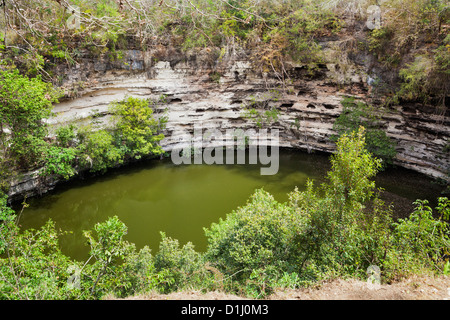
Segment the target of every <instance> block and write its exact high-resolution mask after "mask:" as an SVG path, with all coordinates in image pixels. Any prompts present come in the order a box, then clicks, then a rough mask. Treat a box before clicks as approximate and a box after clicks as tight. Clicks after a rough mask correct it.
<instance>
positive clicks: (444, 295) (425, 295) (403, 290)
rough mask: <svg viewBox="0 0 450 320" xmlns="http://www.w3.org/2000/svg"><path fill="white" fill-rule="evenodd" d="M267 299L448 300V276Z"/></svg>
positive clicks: (195, 295)
mask: <svg viewBox="0 0 450 320" xmlns="http://www.w3.org/2000/svg"><path fill="white" fill-rule="evenodd" d="M240 299H247V298H242V297H239V296H235V295H229V294H226V293H222V292H216V291H214V292H208V293H206V294H203V293H201V292H198V291H190V292H189V291H184V292H176V293H172V294H169V295H161V294H156V293H149V294H147V295H142V296H135V297H130V298H128V300H240ZM267 299H268V300H450V277H449V276H443V277H440V278H431V277H420V278H419V277H414V278H409V279H407V280H404V281H401V282H397V283H393V284H382V285H379V286H376V285H372V286H370V285H369V284H367V283H366V282H363V281H358V280H334V281H330V282H326V283H322V284H320V285H318V286H317V287H314V288H308V289H299V290H290V289H289V290H279V291H276V292H275V293H274V294H272V295H271V296H269V297H268V298H267Z"/></svg>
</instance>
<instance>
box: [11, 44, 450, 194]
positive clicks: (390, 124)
mask: <svg viewBox="0 0 450 320" xmlns="http://www.w3.org/2000/svg"><path fill="white" fill-rule="evenodd" d="M328 47H332V46H330V45H329V46H328ZM249 57H250V55H249V54H248V53H246V52H244V51H240V50H237V49H235V48H226V51H225V54H222V55H221V56H217V55H215V54H213V53H212V52H211V51H210V50H208V49H204V50H202V51H197V52H192V53H187V54H183V53H181V52H179V51H177V50H175V49H173V48H172V49H170V48H154V49H150V50H148V51H145V52H143V51H136V50H130V51H126V52H124V56H123V59H121V60H120V61H115V62H114V61H113V62H112V61H110V60H109V59H106V58H105V59H98V58H97V59H90V58H89V57H86V58H85V59H84V60H83V62H82V63H80V64H78V65H75V66H71V67H68V66H65V65H61V66H59V67H58V69H57V70H55V72H56V73H58V74H60V75H61V77H62V79H63V80H62V84H63V85H64V86H65V87H66V88H68V96H70V95H71V96H72V97H73V98H71V99H66V101H62V102H61V103H58V104H56V105H55V106H54V110H53V111H54V117H52V118H51V119H49V120H48V122H49V123H50V124H53V125H54V124H62V123H67V122H72V121H79V122H83V121H89V116H91V115H92V114H93V113H96V114H97V115H100V117H98V118H96V120H99V119H100V120H103V121H104V122H105V123H107V120H108V106H109V104H110V103H111V102H112V101H114V100H121V99H123V98H124V97H125V96H127V95H131V96H136V97H141V98H156V97H159V96H160V95H162V94H164V95H165V96H166V97H167V102H168V103H167V105H166V106H165V107H164V108H167V116H168V123H167V130H166V132H165V135H166V138H165V139H164V141H163V142H162V145H163V147H164V148H165V149H166V150H168V151H170V150H171V149H172V148H173V146H175V145H176V144H177V143H178V142H179V139H180V135H181V134H182V133H183V132H185V131H186V130H187V131H192V130H193V128H194V125H195V124H201V125H202V126H203V127H204V128H206V127H215V128H220V129H223V130H226V129H228V128H243V129H247V128H251V127H255V124H254V123H253V122H252V121H249V120H248V119H246V118H244V117H243V116H242V111H243V106H244V105H246V104H248V103H250V101H252V99H254V98H255V97H259V99H266V103H267V105H270V106H273V107H276V108H277V109H278V110H279V111H280V116H279V119H278V121H277V122H276V123H273V124H272V125H271V127H272V128H278V129H280V133H281V145H282V146H284V147H291V148H298V149H303V150H308V151H311V150H319V151H324V152H332V151H333V150H334V148H335V145H334V143H333V142H331V141H330V139H329V138H330V136H331V135H332V134H333V133H334V132H333V130H332V127H333V123H334V121H335V119H336V118H337V117H338V116H339V114H340V113H341V112H342V106H341V104H340V101H341V100H342V99H343V97H344V96H346V95H353V96H356V97H359V98H361V99H365V98H367V97H368V96H369V95H370V88H369V86H368V85H367V82H368V81H367V79H368V78H367V75H368V74H370V72H373V70H370V68H369V64H368V63H367V62H364V63H359V64H358V62H357V61H355V62H351V61H350V62H348V61H346V64H347V66H348V67H347V68H346V69H345V71H344V70H343V69H342V68H340V67H339V62H337V63H335V64H333V63H330V64H328V65H323V66H321V70H320V72H319V75H318V76H315V77H310V76H309V75H308V73H307V70H306V69H305V68H304V67H302V66H299V65H295V64H293V63H291V64H289V63H286V69H287V72H288V73H289V74H290V78H291V80H292V81H290V82H289V84H288V85H287V87H286V91H285V94H283V95H282V96H277V97H276V98H275V97H271V96H270V94H268V92H270V90H271V89H273V88H279V87H280V85H279V82H278V79H277V78H276V77H275V75H274V74H267V73H262V72H259V71H258V68H255V67H254V65H252V62H251V60H250V58H249ZM213 73H214V75H215V77H212V76H211V75H212V74H213ZM74 88H75V89H76V90H75V89H74ZM161 111H162V110H161ZM383 120H384V122H385V129H386V132H387V134H388V135H389V136H390V137H392V138H393V139H395V140H396V141H397V145H398V147H397V151H398V155H397V158H396V159H395V163H396V164H398V165H400V166H402V167H406V168H410V169H413V170H415V171H418V172H422V173H425V174H427V175H429V176H433V177H437V178H442V179H448V175H447V171H448V170H449V168H450V160H449V157H448V153H445V152H444V150H443V149H444V146H445V145H446V144H447V143H448V141H450V140H449V139H450V116H449V114H438V112H436V110H434V109H433V108H430V107H424V106H420V105H404V106H397V107H393V108H391V109H390V110H385V111H383ZM33 176H34V175H33V174H32V173H30V175H28V176H27V177H28V178H22V179H21V180H18V181H17V182H16V183H14V184H13V187H12V188H11V192H10V194H11V195H17V194H21V193H26V192H29V191H31V190H33V189H35V185H36V181H35V180H33ZM27 190H28V191H27Z"/></svg>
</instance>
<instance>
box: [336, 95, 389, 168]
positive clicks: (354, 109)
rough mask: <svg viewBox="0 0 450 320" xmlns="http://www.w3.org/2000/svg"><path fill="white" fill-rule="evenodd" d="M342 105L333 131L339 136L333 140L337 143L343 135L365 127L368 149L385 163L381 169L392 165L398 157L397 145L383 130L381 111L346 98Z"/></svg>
mask: <svg viewBox="0 0 450 320" xmlns="http://www.w3.org/2000/svg"><path fill="white" fill-rule="evenodd" d="M341 104H342V105H343V110H342V113H341V114H340V115H339V117H338V118H337V119H336V121H335V122H334V124H333V130H335V131H336V132H337V135H335V136H332V137H331V139H332V140H334V141H337V139H338V138H339V137H340V136H342V134H344V133H347V134H349V133H352V132H356V131H357V130H358V129H359V127H360V126H363V127H365V128H366V131H365V145H366V148H367V150H368V151H369V152H371V153H372V154H373V155H374V156H375V157H377V158H379V159H381V160H382V161H383V162H382V167H381V169H384V168H386V166H387V165H389V164H392V162H393V159H394V158H395V156H396V155H397V151H396V150H395V146H396V144H395V143H394V142H393V141H392V140H391V139H390V138H389V137H388V136H387V134H386V132H385V131H384V130H383V129H382V122H381V117H380V115H379V112H380V110H375V109H374V108H373V107H372V106H369V105H367V104H365V103H363V102H355V99H354V98H345V99H344V100H342V101H341ZM381 112H382V111H381Z"/></svg>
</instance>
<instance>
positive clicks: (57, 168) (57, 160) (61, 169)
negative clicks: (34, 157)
mask: <svg viewBox="0 0 450 320" xmlns="http://www.w3.org/2000/svg"><path fill="white" fill-rule="evenodd" d="M77 154H78V151H77V150H76V149H75V148H62V147H56V146H50V147H48V148H47V150H46V157H45V165H44V169H43V170H42V175H44V176H49V175H57V176H61V177H63V178H64V179H66V180H67V179H69V178H70V177H72V176H74V175H75V174H76V172H77V171H76V170H75V168H74V166H75V159H76V157H77Z"/></svg>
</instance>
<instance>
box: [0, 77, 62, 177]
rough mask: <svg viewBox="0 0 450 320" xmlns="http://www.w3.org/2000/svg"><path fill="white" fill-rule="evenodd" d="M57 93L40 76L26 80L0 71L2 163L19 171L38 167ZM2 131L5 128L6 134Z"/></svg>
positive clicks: (0, 145) (0, 143)
mask: <svg viewBox="0 0 450 320" xmlns="http://www.w3.org/2000/svg"><path fill="white" fill-rule="evenodd" d="M57 97H58V94H57V92H56V91H55V90H53V88H52V87H51V85H50V84H48V83H45V82H43V81H42V80H41V78H40V77H36V78H32V79H29V78H27V77H25V76H22V75H20V74H19V71H18V70H17V69H6V70H0V128H1V130H0V148H1V150H2V152H3V156H2V162H3V161H8V160H10V161H12V162H13V163H14V164H17V165H18V166H19V167H21V168H23V169H28V168H29V167H30V166H33V165H36V164H40V163H41V161H42V159H43V155H44V151H45V147H46V142H45V141H44V137H45V136H46V134H47V126H46V124H45V123H44V122H43V121H42V120H43V119H44V118H48V117H49V116H50V113H51V110H52V102H55V101H56V99H57ZM3 129H9V131H10V134H6V133H5V132H4V130H3Z"/></svg>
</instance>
